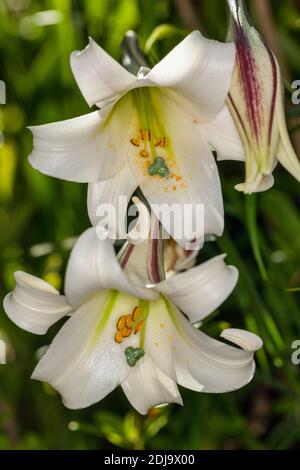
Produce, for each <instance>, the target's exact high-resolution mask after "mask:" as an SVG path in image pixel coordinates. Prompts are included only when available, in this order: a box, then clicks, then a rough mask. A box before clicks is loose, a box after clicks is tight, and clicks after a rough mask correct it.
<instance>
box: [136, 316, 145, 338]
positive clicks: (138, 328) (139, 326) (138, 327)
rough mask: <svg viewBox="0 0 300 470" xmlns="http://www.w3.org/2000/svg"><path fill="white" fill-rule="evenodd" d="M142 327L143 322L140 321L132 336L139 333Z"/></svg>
mask: <svg viewBox="0 0 300 470" xmlns="http://www.w3.org/2000/svg"><path fill="white" fill-rule="evenodd" d="M143 325H144V320H142V321H140V322H139V323H138V324H137V325H136V327H135V329H134V334H135V335H136V334H137V333H138V332H139V331H141V329H142V328H143Z"/></svg>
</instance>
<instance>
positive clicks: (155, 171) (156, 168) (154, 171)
mask: <svg viewBox="0 0 300 470" xmlns="http://www.w3.org/2000/svg"><path fill="white" fill-rule="evenodd" d="M148 173H149V175H150V176H154V175H158V176H161V177H162V178H167V177H168V176H169V173H170V171H169V168H168V167H167V164H166V161H165V159H164V158H162V157H156V158H154V160H153V163H151V165H150V166H149V168H148Z"/></svg>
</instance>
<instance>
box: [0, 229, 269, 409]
mask: <svg viewBox="0 0 300 470" xmlns="http://www.w3.org/2000/svg"><path fill="white" fill-rule="evenodd" d="M135 249H140V246H138V247H137V248H136V247H133V253H134V250H135ZM131 256H133V255H132V253H131ZM237 276H238V275H237V270H236V269H235V268H233V267H228V266H226V265H225V263H224V256H219V257H216V258H214V259H212V260H210V261H208V262H206V263H204V264H202V265H200V266H197V267H195V268H192V269H190V270H189V271H187V272H184V273H180V274H176V275H174V276H173V277H171V278H169V279H167V280H165V281H162V282H160V283H158V284H156V285H154V286H152V288H149V287H148V288H144V289H143V288H138V287H136V286H135V285H134V284H133V283H132V282H131V281H130V280H129V279H128V278H127V277H126V275H125V273H124V271H123V270H122V269H121V267H120V265H119V263H118V261H117V259H116V256H115V253H114V250H113V247H112V245H111V244H110V242H109V241H108V240H99V239H98V238H97V236H96V228H91V229H89V230H87V231H86V232H85V233H84V234H83V235H82V236H81V237H80V238H79V239H78V241H77V243H76V245H75V247H74V249H73V251H72V254H71V258H70V261H69V265H68V268H67V273H66V282H65V293H66V296H62V295H59V293H58V292H57V291H56V290H55V289H53V288H52V287H51V286H50V285H48V284H47V283H45V282H44V281H42V280H40V279H37V278H35V277H34V276H31V275H29V274H26V273H22V272H18V273H16V274H15V277H16V282H17V284H16V287H15V289H14V291H13V292H12V293H11V294H9V295H8V296H7V297H6V299H5V301H4V308H5V311H6V313H7V314H8V316H9V317H10V318H11V319H12V320H13V321H14V322H15V323H16V324H18V325H19V326H21V327H22V328H24V329H26V330H28V331H32V332H34V333H36V334H44V333H45V332H46V331H47V329H48V328H49V327H50V326H51V325H52V324H53V323H55V322H56V321H57V320H59V319H60V318H62V317H63V316H65V315H71V316H70V318H69V319H68V320H67V321H66V323H65V324H64V326H63V327H62V328H61V330H60V332H59V333H58V334H57V336H56V338H55V339H54V341H53V343H52V344H51V345H50V347H49V349H48V351H47V352H46V353H45V355H44V356H43V357H42V359H41V360H40V362H39V364H38V365H37V367H36V369H35V371H34V373H33V378H35V379H38V380H42V381H45V382H49V383H50V384H51V385H52V386H53V387H54V388H56V389H57V390H58V391H59V392H60V393H61V395H62V396H63V401H64V403H65V405H66V406H68V407H70V408H83V407H86V406H89V405H91V404H93V403H95V402H97V401H99V400H101V399H102V398H104V397H105V396H106V395H107V394H108V393H110V392H111V391H112V390H113V389H114V388H115V387H117V386H118V385H119V384H121V385H122V387H123V390H124V392H125V394H126V396H127V397H128V399H129V401H130V402H131V403H132V405H133V406H134V407H135V408H136V409H137V410H138V411H139V412H140V413H142V414H145V413H147V411H148V410H149V408H151V407H153V406H156V405H159V404H162V403H171V402H175V403H180V404H181V403H182V400H181V397H180V393H179V390H178V388H177V384H179V385H182V386H184V387H187V388H190V389H192V390H196V391H201V392H211V393H217V392H218V393H221V392H228V391H230V390H235V389H238V388H240V387H242V386H243V385H245V384H247V383H248V382H249V381H250V380H251V378H252V376H253V374H254V369H255V364H254V361H253V352H254V351H255V350H257V349H258V348H260V347H261V344H262V343H261V340H260V339H259V338H258V337H257V336H256V335H254V334H252V333H248V332H246V331H241V330H233V329H230V330H226V331H224V332H223V333H222V336H223V337H224V338H225V339H227V340H229V341H231V342H233V343H235V344H237V345H238V346H240V347H241V348H243V349H237V348H235V347H232V346H229V345H227V344H225V343H222V342H220V341H216V340H214V339H212V338H210V337H208V336H206V335H205V334H204V333H202V332H200V331H199V330H197V329H196V328H195V327H193V326H192V325H191V323H190V322H189V321H188V320H187V318H186V317H185V316H184V315H183V314H182V313H181V312H180V311H179V309H178V307H179V308H180V309H182V311H184V313H185V314H186V315H187V317H188V318H189V319H190V321H191V322H193V323H194V322H197V321H199V320H201V319H203V318H204V317H206V316H207V315H208V314H209V313H211V312H212V311H213V310H215V309H216V308H217V307H218V306H219V305H220V304H221V303H222V302H223V301H224V300H225V299H226V298H227V296H228V295H229V294H230V293H231V291H232V290H233V288H234V286H235V284H236V281H237Z"/></svg>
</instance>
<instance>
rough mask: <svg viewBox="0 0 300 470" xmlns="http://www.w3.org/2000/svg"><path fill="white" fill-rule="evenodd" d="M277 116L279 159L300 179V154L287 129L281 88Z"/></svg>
mask: <svg viewBox="0 0 300 470" xmlns="http://www.w3.org/2000/svg"><path fill="white" fill-rule="evenodd" d="M276 118H277V122H278V126H279V132H280V144H279V149H278V154H277V155H276V157H277V159H278V160H279V162H280V163H281V165H282V166H283V167H284V168H285V169H286V170H287V171H288V172H289V173H291V175H293V176H294V178H296V179H297V180H298V181H300V161H299V156H297V155H296V153H295V150H294V149H293V146H292V144H291V140H290V136H289V133H288V130H287V125H286V120H285V110H284V105H283V97H282V94H281V90H280V92H279V93H278V97H277V106H276Z"/></svg>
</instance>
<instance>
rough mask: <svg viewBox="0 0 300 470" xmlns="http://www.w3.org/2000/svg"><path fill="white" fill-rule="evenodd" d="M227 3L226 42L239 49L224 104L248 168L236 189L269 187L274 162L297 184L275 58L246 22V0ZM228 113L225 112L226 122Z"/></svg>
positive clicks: (299, 171) (298, 171)
mask: <svg viewBox="0 0 300 470" xmlns="http://www.w3.org/2000/svg"><path fill="white" fill-rule="evenodd" d="M227 2H228V5H229V8H230V12H231V27H230V31H229V37H228V39H229V40H230V41H232V40H234V41H235V44H236V49H237V63H236V67H235V70H234V73H233V80H232V84H231V87H230V92H229V97H228V100H227V101H228V107H229V110H230V112H231V115H232V117H233V119H234V121H235V124H236V126H237V129H238V132H239V135H240V137H241V140H242V143H243V148H244V155H243V154H241V152H237V153H236V155H237V156H236V159H240V160H245V166H246V176H245V182H244V183H243V184H238V185H237V186H236V189H237V190H239V191H243V192H245V193H249V194H251V193H253V192H256V191H265V190H267V189H269V188H270V187H272V186H273V184H274V178H273V176H272V172H273V170H274V168H275V166H276V164H277V162H278V161H279V162H280V163H281V164H282V165H283V166H284V167H285V168H286V170H287V171H289V172H290V173H291V174H292V175H293V176H294V177H295V178H296V179H297V180H298V181H300V163H299V159H298V157H297V155H296V154H295V151H294V149H293V147H292V144H291V142H290V138H289V134H288V130H287V125H286V120H285V112H284V97H283V85H282V79H281V74H280V69H279V65H278V62H277V60H276V57H275V56H274V54H273V52H272V51H271V50H270V48H269V47H268V46H267V44H266V43H265V42H264V40H263V39H262V38H261V36H260V34H259V33H258V32H257V31H256V30H255V28H254V27H253V26H252V24H251V23H250V20H249V16H248V14H247V12H246V7H245V2H244V1H243V0H227ZM226 113H227V111H226V110H223V116H224V119H225V120H226V122H227V118H226ZM239 154H240V156H239ZM231 156H232V155H231ZM229 157H230V155H229Z"/></svg>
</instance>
